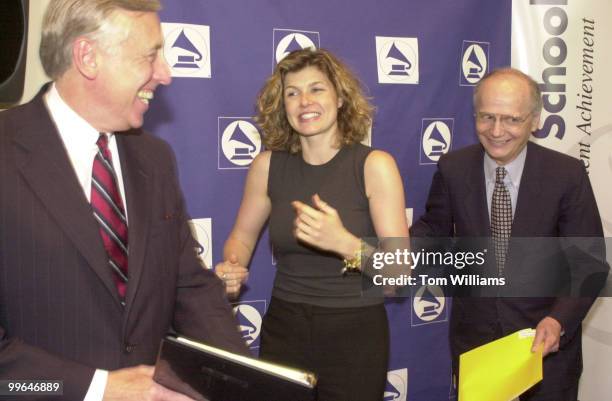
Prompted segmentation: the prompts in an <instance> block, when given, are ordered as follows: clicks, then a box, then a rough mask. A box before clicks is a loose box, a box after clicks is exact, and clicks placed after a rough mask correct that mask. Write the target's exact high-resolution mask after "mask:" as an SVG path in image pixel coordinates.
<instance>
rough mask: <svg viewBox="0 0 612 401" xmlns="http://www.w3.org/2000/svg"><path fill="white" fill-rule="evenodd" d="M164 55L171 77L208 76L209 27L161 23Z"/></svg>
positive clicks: (209, 71) (209, 74)
mask: <svg viewBox="0 0 612 401" xmlns="http://www.w3.org/2000/svg"><path fill="white" fill-rule="evenodd" d="M162 30H163V32H164V38H165V41H164V57H165V58H166V62H167V63H168V66H169V67H170V71H171V73H172V76H173V77H191V78H210V77H211V66H210V65H211V63H210V28H209V27H208V26H206V25H194V24H175V23H165V22H164V23H162Z"/></svg>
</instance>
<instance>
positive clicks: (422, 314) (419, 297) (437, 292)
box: [411, 285, 446, 326]
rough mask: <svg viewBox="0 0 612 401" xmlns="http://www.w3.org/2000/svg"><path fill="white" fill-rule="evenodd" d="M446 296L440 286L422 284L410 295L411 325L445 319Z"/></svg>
mask: <svg viewBox="0 0 612 401" xmlns="http://www.w3.org/2000/svg"><path fill="white" fill-rule="evenodd" d="M445 305H446V298H445V297H444V291H442V288H440V287H438V286H436V285H424V286H422V287H420V288H419V289H418V290H416V292H415V293H414V295H413V297H412V312H413V313H412V319H411V322H412V326H420V325H422V324H427V323H433V322H435V321H445V320H446V309H445Z"/></svg>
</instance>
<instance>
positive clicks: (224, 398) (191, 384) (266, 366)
mask: <svg viewBox="0 0 612 401" xmlns="http://www.w3.org/2000/svg"><path fill="white" fill-rule="evenodd" d="M153 379H154V380H155V381H156V382H158V383H159V384H161V385H163V386H165V387H168V388H169V389H172V390H174V391H177V392H180V393H183V394H185V395H188V396H189V397H191V398H194V399H196V400H198V401H206V400H208V401H315V400H316V377H315V375H314V374H313V373H310V372H304V371H299V370H296V369H290V368H287V367H284V366H281V365H276V364H272V363H268V362H264V361H262V360H259V359H255V358H249V357H245V356H242V355H238V354H234V353H231V352H228V351H225V350H222V349H219V348H215V347H212V346H209V345H206V344H203V343H199V342H197V341H194V340H191V339H189V338H186V337H173V336H167V337H166V338H165V339H164V340H162V343H161V347H160V352H159V355H158V357H157V363H156V365H155V375H154V377H153Z"/></svg>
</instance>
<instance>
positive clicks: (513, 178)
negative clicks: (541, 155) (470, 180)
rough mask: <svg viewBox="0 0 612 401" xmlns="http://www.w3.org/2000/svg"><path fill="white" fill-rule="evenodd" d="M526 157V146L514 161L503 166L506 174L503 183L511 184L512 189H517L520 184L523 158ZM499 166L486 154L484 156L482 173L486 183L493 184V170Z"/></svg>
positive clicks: (523, 164) (523, 163)
mask: <svg viewBox="0 0 612 401" xmlns="http://www.w3.org/2000/svg"><path fill="white" fill-rule="evenodd" d="M526 157H527V146H525V147H524V148H523V150H521V152H520V153H519V154H518V155H517V156H516V158H515V159H514V160H512V161H511V162H510V163H508V164H506V165H504V166H503V167H504V168H505V169H506V171H507V174H506V178H505V179H504V182H506V183H511V184H512V186H513V187H515V188H518V187H519V185H520V183H521V177H522V175H523V168H524V167H525V158H526ZM497 167H499V165H498V164H497V163H496V162H495V160H493V159H492V158H491V157H490V156H489V155H488V154H487V152H485V155H484V173H485V180H486V181H487V182H495V169H496V168H497Z"/></svg>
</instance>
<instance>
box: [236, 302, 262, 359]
mask: <svg viewBox="0 0 612 401" xmlns="http://www.w3.org/2000/svg"><path fill="white" fill-rule="evenodd" d="M265 313H266V301H265V300H257V301H244V302H241V303H238V304H234V315H235V316H236V320H237V321H238V330H239V332H240V335H241V336H242V338H243V340H244V342H245V343H246V344H247V346H248V347H249V348H251V349H253V348H258V347H259V336H260V334H261V323H262V316H263V315H264V314H265Z"/></svg>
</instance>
